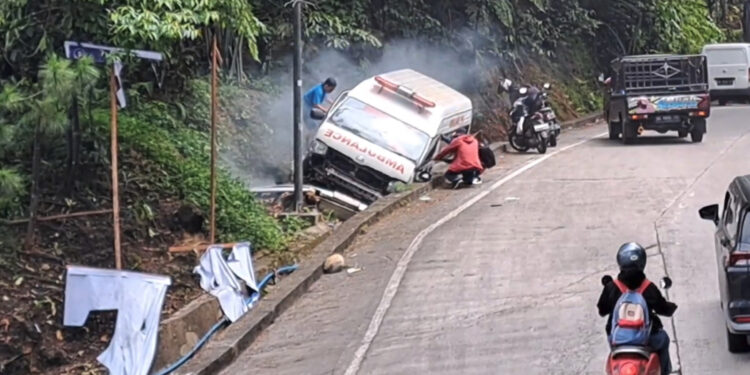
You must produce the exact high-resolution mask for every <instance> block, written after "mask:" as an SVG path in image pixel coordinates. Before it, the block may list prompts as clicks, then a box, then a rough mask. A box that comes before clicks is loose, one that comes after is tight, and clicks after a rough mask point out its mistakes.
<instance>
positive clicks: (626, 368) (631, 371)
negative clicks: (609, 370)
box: [612, 362, 645, 375]
mask: <svg viewBox="0 0 750 375" xmlns="http://www.w3.org/2000/svg"><path fill="white" fill-rule="evenodd" d="M642 370H645V369H643V368H641V366H639V365H638V363H636V362H625V363H622V364H620V366H618V367H615V369H614V373H613V374H612V375H641V374H642V372H641V371H642Z"/></svg>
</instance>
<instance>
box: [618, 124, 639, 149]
mask: <svg viewBox="0 0 750 375" xmlns="http://www.w3.org/2000/svg"><path fill="white" fill-rule="evenodd" d="M635 126H636V124H634V123H633V124H631V123H629V122H628V121H623V122H622V143H624V144H626V145H629V144H633V142H634V141H635V138H636V137H638V133H637V131H636V128H635Z"/></svg>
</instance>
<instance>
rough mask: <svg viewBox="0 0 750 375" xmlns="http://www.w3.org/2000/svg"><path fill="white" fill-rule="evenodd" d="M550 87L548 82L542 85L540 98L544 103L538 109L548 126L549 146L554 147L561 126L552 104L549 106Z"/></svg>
mask: <svg viewBox="0 0 750 375" xmlns="http://www.w3.org/2000/svg"><path fill="white" fill-rule="evenodd" d="M551 88H552V85H551V84H549V83H545V84H544V85H543V86H542V99H543V102H544V104H543V105H542V109H541V110H539V113H541V114H542V117H543V119H544V122H545V123H548V124H549V126H550V131H549V147H556V146H557V139H558V138H559V137H560V130H561V128H562V126H560V122H559V121H558V120H557V114H555V110H554V109H552V106H550V104H549V90H550V89H551Z"/></svg>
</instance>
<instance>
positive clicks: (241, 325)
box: [152, 113, 601, 375]
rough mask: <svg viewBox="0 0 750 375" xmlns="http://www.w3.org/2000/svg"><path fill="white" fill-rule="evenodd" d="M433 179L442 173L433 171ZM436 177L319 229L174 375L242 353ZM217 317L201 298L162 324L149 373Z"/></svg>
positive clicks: (193, 374)
mask: <svg viewBox="0 0 750 375" xmlns="http://www.w3.org/2000/svg"><path fill="white" fill-rule="evenodd" d="M600 117H601V113H595V114H591V115H589V116H585V117H582V118H580V119H577V120H573V121H569V122H566V123H563V128H575V127H579V126H582V125H585V124H589V123H592V122H595V121H596V120H597V119H599V118H600ZM506 145H507V144H506V143H496V144H493V145H492V149H493V151H495V152H498V151H500V150H502V151H504V152H507V150H506ZM435 172H436V176H438V175H440V173H441V172H443V171H441V170H439V169H438V170H436V171H435ZM441 181H442V179H441V178H434V179H433V180H432V182H430V183H425V184H417V185H413V186H412V189H411V190H409V191H406V192H402V193H398V194H392V195H389V196H387V197H385V198H382V199H380V200H378V201H376V202H375V203H373V204H372V205H371V206H370V207H369V208H367V210H365V211H363V212H360V213H358V214H356V215H354V216H353V217H351V218H350V219H348V220H346V221H345V222H343V223H342V224H341V225H340V226H339V227H338V228H336V229H335V230H333V231H330V230H327V231H321V233H318V236H317V237H316V238H315V239H314V240H313V241H311V243H309V244H308V245H307V246H306V247H308V248H311V249H312V251H311V253H310V255H309V256H308V257H307V259H305V260H304V261H302V262H301V263H300V264H299V269H298V270H297V271H296V272H294V273H292V274H290V275H288V276H285V277H284V278H283V280H282V282H281V283H279V285H278V286H277V287H276V289H275V290H274V292H273V293H271V294H269V295H268V296H266V297H264V298H263V299H261V300H260V301H259V303H258V304H257V305H256V306H255V307H254V308H253V309H252V310H251V311H250V312H249V313H248V314H246V315H245V316H243V317H242V318H241V319H240V320H238V321H237V322H235V323H234V324H231V325H229V326H228V327H227V328H226V329H224V331H222V332H220V333H219V334H218V335H216V336H214V337H213V338H211V340H210V341H208V343H206V344H205V346H203V347H202V348H201V350H200V351H199V352H198V353H197V354H196V355H195V356H194V357H193V358H192V359H190V360H189V361H187V363H185V364H184V365H183V366H182V367H180V368H178V369H177V370H175V371H174V372H173V374H184V375H188V374H189V375H204V374H215V373H218V372H219V371H221V370H222V369H223V368H224V367H226V366H227V365H228V364H229V363H231V362H232V361H233V360H234V359H235V358H236V357H237V356H238V355H239V354H240V353H241V352H242V351H244V350H245V349H247V348H248V347H249V346H250V344H251V343H252V342H253V341H254V340H255V339H256V338H257V337H258V335H259V334H260V333H261V332H262V331H263V330H264V329H265V328H266V327H268V326H269V325H271V324H272V323H273V321H274V320H275V319H276V318H277V317H278V316H279V315H280V314H281V313H283V312H284V311H285V310H286V309H287V308H289V307H290V306H291V305H292V304H293V303H294V302H295V301H296V300H297V299H298V298H299V297H300V296H302V294H304V293H305V292H306V291H307V289H308V288H309V287H310V286H311V285H312V284H313V283H314V282H315V281H317V280H318V279H319V278H320V277H321V276H322V275H323V263H324V261H325V259H326V258H327V257H328V256H330V255H331V254H333V253H343V252H344V251H345V250H346V249H347V248H348V247H349V245H350V244H351V243H353V242H354V240H355V239H356V237H357V235H358V234H360V232H361V231H362V230H363V229H364V228H366V227H368V226H371V225H373V224H375V223H377V222H378V221H379V220H380V219H382V218H383V217H385V216H387V215H389V214H390V213H392V212H394V211H395V210H397V209H398V208H400V207H403V206H405V205H407V204H409V203H410V202H412V201H414V200H416V199H418V198H419V197H420V196H422V195H424V194H426V193H428V192H429V191H431V190H433V189H434V188H435V187H437V186H439V185H440V183H441ZM221 317H222V312H221V309H220V308H219V304H218V301H217V300H216V299H215V298H213V297H212V296H209V295H204V296H201V297H199V298H198V299H196V300H195V301H193V302H191V303H190V304H189V305H187V306H185V307H184V308H182V309H181V310H180V311H178V312H177V313H175V314H174V315H173V316H172V317H170V318H169V319H167V320H165V321H164V322H163V323H162V324H161V325H160V328H159V339H160V340H159V346H158V350H157V355H156V358H155V360H154V365H153V367H152V368H154V369H156V370H154V371H152V374H155V373H157V372H158V371H159V369H161V368H163V367H164V366H166V365H168V364H170V363H173V362H174V361H176V360H178V359H179V358H180V357H181V356H182V355H184V354H185V353H186V352H187V351H189V350H190V349H192V348H193V346H194V345H195V343H197V342H198V340H199V339H200V337H203V336H204V335H205V334H206V332H208V331H209V330H210V329H211V328H212V327H213V326H214V325H215V324H216V323H217V322H218V321H219V320H220V319H221Z"/></svg>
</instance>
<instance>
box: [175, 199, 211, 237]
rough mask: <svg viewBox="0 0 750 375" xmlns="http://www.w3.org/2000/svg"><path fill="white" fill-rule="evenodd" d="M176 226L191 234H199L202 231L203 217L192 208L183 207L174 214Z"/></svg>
mask: <svg viewBox="0 0 750 375" xmlns="http://www.w3.org/2000/svg"><path fill="white" fill-rule="evenodd" d="M174 218H175V222H176V224H177V225H178V226H179V227H180V228H182V229H184V230H185V231H186V232H188V233H191V234H196V233H200V232H201V230H202V229H203V221H204V218H203V215H201V213H200V212H198V210H196V209H195V208H194V207H191V206H188V205H184V206H182V207H180V209H179V210H177V212H176V213H175V214H174Z"/></svg>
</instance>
